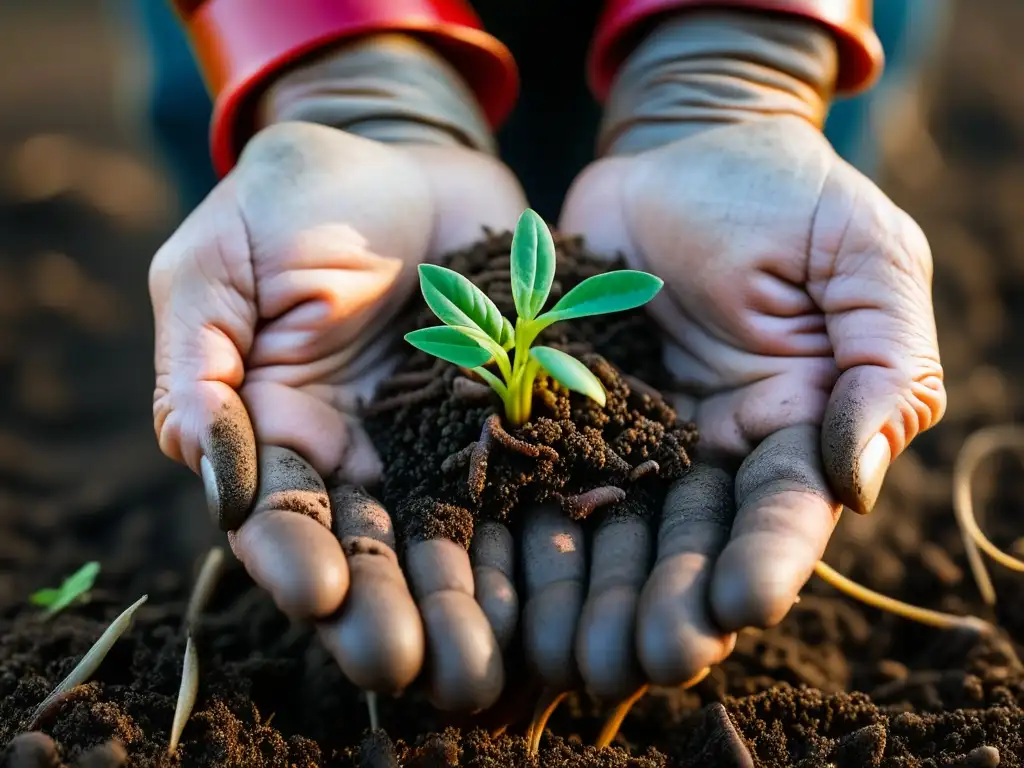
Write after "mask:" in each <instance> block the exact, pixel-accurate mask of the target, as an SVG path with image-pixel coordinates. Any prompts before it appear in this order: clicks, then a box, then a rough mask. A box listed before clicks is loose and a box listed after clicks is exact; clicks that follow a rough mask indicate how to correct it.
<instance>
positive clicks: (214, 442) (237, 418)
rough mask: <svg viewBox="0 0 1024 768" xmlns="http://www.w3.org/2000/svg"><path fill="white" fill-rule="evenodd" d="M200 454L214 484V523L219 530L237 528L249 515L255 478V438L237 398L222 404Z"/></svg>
mask: <svg viewBox="0 0 1024 768" xmlns="http://www.w3.org/2000/svg"><path fill="white" fill-rule="evenodd" d="M203 455H204V456H205V457H206V459H207V460H208V461H209V462H210V465H211V467H212V469H213V475H214V478H215V481H216V485H217V496H218V501H219V503H218V507H219V508H218V509H217V510H216V511H215V516H216V520H217V524H218V525H219V526H220V529H221V530H222V531H234V530H237V529H238V528H240V527H241V525H242V523H244V522H245V520H246V518H247V517H248V516H249V510H250V509H251V508H252V503H253V499H254V498H255V495H256V486H257V481H258V477H257V471H256V466H257V460H256V438H255V437H254V435H253V430H252V421H251V420H250V419H249V414H248V412H247V411H246V410H245V407H244V406H243V405H242V403H241V401H240V400H238V401H233V402H227V403H225V404H224V407H223V409H222V410H221V413H219V414H218V415H217V418H216V419H215V420H214V422H213V424H212V425H211V426H210V432H209V434H208V435H207V436H206V439H205V440H204V441H203ZM211 512H213V510H211Z"/></svg>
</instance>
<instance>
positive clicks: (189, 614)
mask: <svg viewBox="0 0 1024 768" xmlns="http://www.w3.org/2000/svg"><path fill="white" fill-rule="evenodd" d="M223 563H224V550H223V549H221V548H220V547H213V548H212V549H211V550H210V551H209V552H207V553H206V557H205V558H204V559H203V565H202V567H200V569H199V576H198V577H197V578H196V583H195V585H194V586H193V587H192V594H191V595H190V596H189V600H188V608H187V609H186V610H185V619H184V624H185V661H184V663H183V664H182V667H181V685H180V686H179V687H178V701H177V702H176V703H175V705H174V721H173V722H172V723H171V737H170V740H169V742H168V745H167V754H168V755H173V754H174V752H175V751H176V750H177V749H178V742H179V741H180V740H181V734H182V733H183V732H184V730H185V724H186V723H187V722H188V719H189V717H190V716H191V714H192V707H194V706H195V704H196V696H197V695H198V693H199V652H198V651H197V650H196V646H195V642H194V640H193V633H194V630H195V624H196V622H197V621H198V620H199V616H200V615H201V614H202V612H203V610H204V609H205V608H206V605H207V603H209V602H210V597H211V596H212V595H213V590H214V588H215V587H216V585H217V577H218V576H219V575H220V568H221V565H222V564H223Z"/></svg>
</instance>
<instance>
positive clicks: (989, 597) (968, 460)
mask: <svg viewBox="0 0 1024 768" xmlns="http://www.w3.org/2000/svg"><path fill="white" fill-rule="evenodd" d="M1005 450H1017V451H1021V452H1022V453H1024V429H1022V428H1021V427H1019V426H1017V425H1014V424H1006V425H1001V426H995V427H985V428H984V429H979V430H978V431H977V432H974V433H973V434H971V435H970V436H969V437H968V438H967V440H965V441H964V444H963V446H961V448H960V452H959V453H958V454H957V457H956V462H955V464H954V466H953V512H954V513H955V514H956V520H957V523H958V524H959V525H960V534H961V536H963V540H964V549H965V550H967V562H968V563H970V566H971V573H972V574H973V575H974V581H975V582H977V584H978V591H979V592H981V597H982V599H983V600H984V601H985V604H986V605H995V603H996V591H995V587H993V586H992V579H991V577H990V576H989V575H988V571H987V570H986V569H985V562H984V560H983V559H982V557H981V553H980V552H979V551H978V550H979V548H980V549H981V550H983V551H984V552H985V554H987V555H988V556H989V557H991V558H992V559H993V560H995V561H996V562H997V563H999V564H1000V565H1002V566H1003V567H1005V568H1009V569H1011V570H1014V571H1024V561H1021V560H1018V559H1017V558H1015V557H1013V556H1012V555H1009V554H1007V553H1005V552H1003V551H1002V550H1001V549H999V548H998V547H996V545H995V544H993V543H992V542H991V541H989V539H988V537H987V536H985V534H984V533H983V532H982V530H981V527H980V526H979V523H978V520H977V518H976V515H975V512H974V502H973V499H972V498H971V478H972V477H973V475H974V470H975V469H977V468H978V466H979V465H980V464H981V463H982V462H983V461H984V460H985V459H987V458H989V457H990V456H991V455H992V454H993V453H996V452H997V451H1005Z"/></svg>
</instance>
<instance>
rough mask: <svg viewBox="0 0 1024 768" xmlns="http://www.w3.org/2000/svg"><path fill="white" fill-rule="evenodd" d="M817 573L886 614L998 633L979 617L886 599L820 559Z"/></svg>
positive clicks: (933, 625) (815, 570) (940, 624)
mask: <svg viewBox="0 0 1024 768" xmlns="http://www.w3.org/2000/svg"><path fill="white" fill-rule="evenodd" d="M814 572H815V573H816V574H818V577H819V578H821V579H822V580H823V581H825V582H827V583H828V584H830V585H832V586H833V587H835V588H836V589H838V590H839V591H840V592H842V593H843V594H845V595H848V596H849V597H852V598H853V599H854V600H859V601H860V602H862V603H865V604H867V605H870V606H872V607H874V608H878V609H879V610H882V611H888V612H889V613H894V614H896V615H897V616H902V617H903V618H905V619H909V620H910V621H916V622H919V623H921V624H927V625H928V626H931V627H938V628H939V629H969V630H971V631H973V632H977V633H979V634H989V633H992V632H994V627H993V626H992V625H991V624H989V623H988V622H987V621H983V620H982V619H979V618H978V617H977V616H955V615H953V614H951V613H942V612H941V611H933V610H931V609H929V608H920V607H918V606H916V605H910V604H909V603H904V602H902V601H900V600H896V599H894V598H891V597H886V596H885V595H882V594H879V593H878V592H875V591H874V590H871V589H868V588H867V587H865V586H862V585H860V584H858V583H857V582H855V581H853V580H851V579H848V578H846V577H845V576H843V575H842V574H841V573H839V572H838V571H836V570H835V569H834V568H832V567H831V566H829V565H828V564H826V563H825V562H824V561H822V560H819V561H818V564H817V565H816V566H814Z"/></svg>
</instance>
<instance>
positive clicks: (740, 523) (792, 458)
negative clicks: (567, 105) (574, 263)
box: [559, 12, 946, 682]
mask: <svg viewBox="0 0 1024 768" xmlns="http://www.w3.org/2000/svg"><path fill="white" fill-rule="evenodd" d="M836 56H837V52H836V46H835V42H834V40H833V39H832V38H831V36H830V35H829V34H828V33H827V32H826V31H825V30H823V29H822V28H820V27H819V26H817V25H816V24H813V23H811V22H807V21H804V20H801V19H797V18H789V17H783V16H780V17H778V18H772V17H768V16H764V15H758V14H739V13H728V12H722V13H716V14H700V13H687V14H685V15H683V14H680V15H678V16H673V15H671V14H667V15H666V16H665V17H664V18H663V19H661V21H660V22H659V25H658V26H656V27H654V28H652V29H651V30H650V33H649V34H648V35H647V36H646V37H645V38H644V40H643V42H641V43H640V44H639V45H638V46H637V47H636V49H635V50H634V51H633V52H632V53H631V54H630V56H629V58H628V59H627V61H626V62H625V63H624V65H623V66H622V69H621V71H620V72H619V75H618V77H617V79H616V82H615V83H614V84H613V86H612V89H611V93H610V95H609V97H608V101H607V105H606V111H605V115H604V122H603V124H602V129H601V136H600V138H599V142H598V143H599V147H600V150H601V155H602V156H601V157H600V158H599V159H598V160H596V161H595V162H594V163H593V164H592V165H591V166H590V167H589V168H587V169H585V170H584V171H583V173H582V174H581V175H580V176H579V177H578V178H577V179H576V181H575V182H574V184H573V186H572V188H571V189H570V192H569V195H568V198H567V200H566V202H565V205H564V206H563V209H562V217H561V221H560V224H559V226H560V229H561V230H562V232H563V233H564V234H567V235H577V234H578V235H583V236H584V237H585V238H586V239H587V243H588V246H589V248H590V249H591V250H593V251H594V252H597V253H607V254H622V255H623V256H624V258H625V259H626V261H627V263H628V265H629V266H630V267H633V268H635V269H641V270H645V271H648V272H651V273H653V274H655V275H657V276H659V277H661V278H662V279H663V280H664V281H665V287H664V289H663V290H662V292H661V293H660V294H659V295H658V296H656V297H655V299H654V300H653V301H652V302H651V303H650V304H648V305H647V310H648V311H649V313H650V314H651V316H652V318H653V319H654V320H655V321H656V322H657V323H658V325H659V326H660V327H661V328H662V330H663V337H664V340H665V352H664V360H665V363H666V367H667V368H668V370H669V372H670V373H671V374H672V376H673V378H674V380H675V383H674V385H673V386H672V387H671V388H670V389H671V394H672V395H673V399H674V402H675V404H676V406H677V408H678V410H679V412H680V415H681V416H682V417H684V418H690V419H693V420H694V421H695V422H696V424H697V426H698V428H699V430H700V434H701V438H700V444H699V447H698V458H700V457H704V458H708V459H714V460H715V461H718V460H721V463H722V466H730V467H732V466H737V465H738V472H737V473H736V474H735V477H732V476H729V477H727V478H726V479H723V480H721V482H719V480H717V479H716V480H714V484H716V485H721V486H722V487H721V494H720V495H719V496H716V497H715V498H714V499H711V498H709V499H708V500H706V501H704V502H695V501H693V500H686V499H681V498H680V497H679V494H678V492H676V493H674V494H673V495H670V499H669V506H672V505H673V504H675V505H680V508H681V509H682V508H686V509H688V510H689V511H688V512H687V513H686V515H685V517H687V518H688V519H689V518H693V520H694V522H693V523H692V525H691V526H690V528H689V529H688V530H681V531H674V530H672V524H671V521H670V514H671V513H670V512H668V511H666V515H665V518H664V519H663V520H662V523H661V531H660V539H659V542H658V554H657V558H658V561H657V563H656V564H655V566H654V571H653V573H652V574H651V576H650V577H649V578H648V580H647V583H646V585H645V586H644V587H643V590H642V593H641V595H640V598H639V603H638V608H637V614H638V617H639V618H638V626H637V643H638V653H639V656H640V659H641V662H642V666H643V668H644V670H645V672H646V673H647V674H648V675H649V676H650V678H651V679H652V680H654V681H660V682H670V681H679V680H680V679H681V678H682V677H684V676H685V675H686V674H689V673H690V672H691V671H692V670H693V664H691V663H689V661H688V659H690V658H695V659H696V658H701V659H703V658H712V657H714V656H715V655H717V654H718V653H719V651H720V650H721V649H722V648H724V647H726V646H727V644H728V638H729V634H728V633H731V632H736V631H738V630H740V629H743V628H745V627H751V626H753V627H767V626H771V625H773V624H775V623H777V622H778V621H780V620H781V619H782V618H783V617H784V616H785V615H786V613H787V612H788V611H789V610H790V608H791V607H792V605H793V603H794V601H795V599H796V597H797V594H798V592H799V590H800V589H801V588H802V587H803V585H804V583H805V582H806V580H807V579H808V578H809V576H810V575H811V573H812V571H813V569H814V566H815V563H816V562H817V561H818V560H819V558H820V557H821V556H822V554H823V552H824V550H825V546H826V544H827V542H828V539H829V537H830V536H831V534H832V531H833V529H834V527H835V525H836V522H837V519H838V516H839V512H840V509H841V507H842V506H843V505H845V506H848V507H850V508H851V509H853V510H855V511H857V512H860V513H866V512H869V511H870V510H871V509H872V507H873V506H874V505H875V502H876V500H877V498H878V495H879V492H880V489H881V487H882V483H883V480H884V477H885V473H886V470H887V469H888V467H889V465H890V463H891V462H892V461H894V460H895V459H896V458H897V457H898V456H899V455H900V453H901V452H902V451H904V450H905V449H906V447H907V445H908V444H909V443H910V442H911V441H912V440H913V439H914V438H915V437H916V436H917V435H919V434H920V433H921V432H923V431H924V430H926V429H929V428H930V427H932V426H934V425H935V424H936V423H937V422H938V421H939V420H940V419H941V418H942V415H943V412H944V409H945V404H946V396H945V391H944V389H943V371H942V365H941V363H940V358H939V350H938V343H937V336H936V328H935V319H934V313H933V309H932V299H931V279H932V261H931V253H930V250H929V245H928V242H927V240H926V238H925V235H924V234H923V233H922V231H921V229H920V227H919V226H918V225H917V224H916V223H915V222H914V221H913V219H912V218H911V217H910V216H909V215H907V213H905V212H904V211H902V210H901V209H900V208H899V207H897V205H895V204H894V203H893V202H892V201H891V200H890V199H889V198H888V197H886V195H885V194H884V193H883V192H882V191H881V190H880V189H879V188H878V187H877V186H876V185H875V184H874V183H873V182H872V181H871V180H870V179H868V178H867V177H866V176H864V175H863V174H862V173H860V172H859V171H858V170H856V169H855V168H854V167H852V166H851V165H850V164H848V163H847V162H845V161H844V160H843V159H842V158H840V157H839V156H838V155H837V154H836V152H835V150H834V149H833V148H832V146H831V145H830V144H829V142H828V141H827V139H826V138H825V137H824V136H823V134H822V132H821V125H822V122H823V121H824V117H825V115H826V114H827V111H828V102H829V100H830V99H831V97H832V95H833V94H834V93H835V84H836V79H835V78H836V71H837V70H836ZM716 471H717V470H716ZM723 477H725V476H724V475H723ZM708 482H711V480H709V481H708ZM716 499H717V500H716ZM726 504H727V505H728V506H729V507H730V508H731V507H732V506H733V505H734V506H735V513H734V515H733V513H732V512H731V511H730V512H729V514H725V511H726V510H725V507H724V506H722V505H726ZM716 509H718V512H715V513H714V514H712V511H713V510H716ZM719 512H721V514H719ZM694 516H696V517H694ZM712 518H713V519H714V520H713V521H712ZM595 546H596V544H595ZM604 599H605V600H607V601H609V606H611V605H612V604H613V601H614V603H615V604H616V605H618V606H619V607H617V608H612V607H608V608H604V609H602V610H607V611H613V610H622V611H623V612H625V611H626V608H625V607H624V606H625V603H624V602H622V600H620V599H619V598H616V597H613V596H609V597H605V598H604ZM669 607H671V610H669ZM713 637H717V638H718V639H717V640H715V641H714V642H713V643H712V645H714V646H715V648H716V649H717V650H715V651H714V652H712V651H711V649H710V647H709V646H708V645H706V643H707V642H710V638H713ZM584 645H585V644H584ZM595 658H596V657H595ZM588 664H589V662H588ZM585 666H586V665H585ZM591 674H592V675H593V674H595V673H591Z"/></svg>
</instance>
